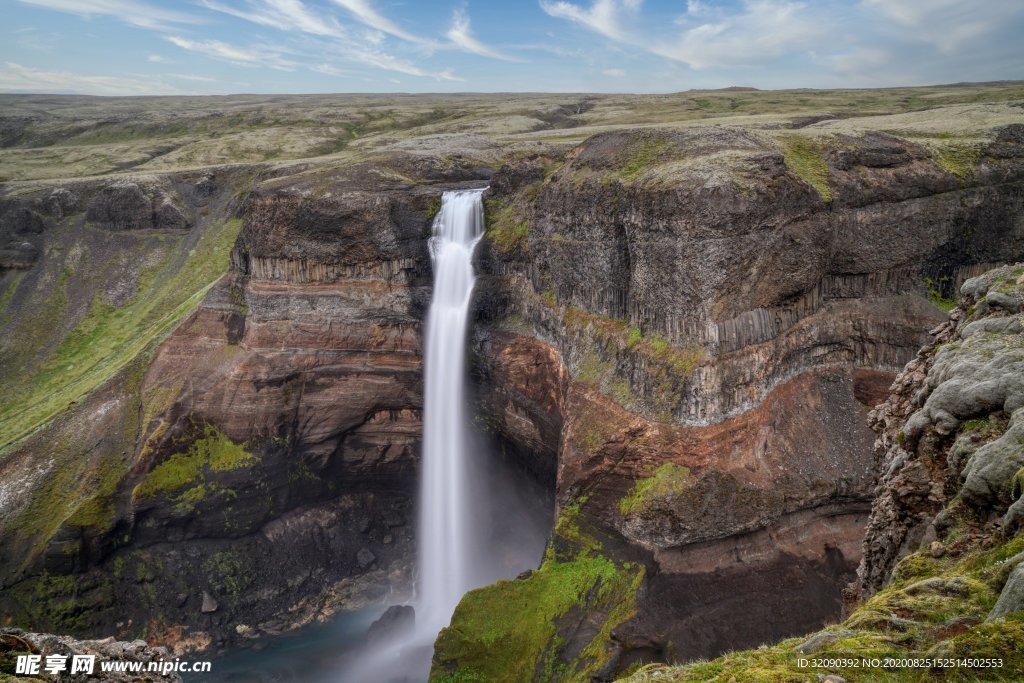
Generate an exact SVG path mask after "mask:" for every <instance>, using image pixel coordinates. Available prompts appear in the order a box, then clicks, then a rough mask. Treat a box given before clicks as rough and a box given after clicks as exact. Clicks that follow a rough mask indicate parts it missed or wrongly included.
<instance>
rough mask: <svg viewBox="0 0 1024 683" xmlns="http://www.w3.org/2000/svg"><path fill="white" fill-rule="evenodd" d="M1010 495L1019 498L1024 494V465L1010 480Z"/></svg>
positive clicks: (1015, 498)
mask: <svg viewBox="0 0 1024 683" xmlns="http://www.w3.org/2000/svg"><path fill="white" fill-rule="evenodd" d="M1010 496H1011V497H1012V498H1013V500H1017V499H1018V498H1020V497H1021V496H1024V467H1021V468H1020V469H1019V470H1017V472H1016V473H1015V474H1014V475H1013V479H1011V480H1010Z"/></svg>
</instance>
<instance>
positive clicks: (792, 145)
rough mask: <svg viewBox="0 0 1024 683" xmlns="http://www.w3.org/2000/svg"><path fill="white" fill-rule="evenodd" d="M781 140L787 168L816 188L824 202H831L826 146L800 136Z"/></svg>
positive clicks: (786, 137)
mask: <svg viewBox="0 0 1024 683" xmlns="http://www.w3.org/2000/svg"><path fill="white" fill-rule="evenodd" d="M779 140H780V142H782V146H783V157H784V158H785V160H786V166H788V167H789V168H790V169H791V170H792V171H793V172H794V173H796V174H797V175H798V176H800V177H801V178H803V179H804V180H806V181H807V182H808V183H809V184H810V185H811V186H812V187H814V189H815V190H817V191H818V195H819V196H820V197H821V199H822V201H824V202H831V201H832V190H831V189H830V188H829V186H828V165H827V164H826V163H825V157H824V149H825V148H824V145H823V144H822V143H820V142H818V141H816V140H813V139H811V138H807V137H803V136H799V135H786V136H782V137H780V138H779Z"/></svg>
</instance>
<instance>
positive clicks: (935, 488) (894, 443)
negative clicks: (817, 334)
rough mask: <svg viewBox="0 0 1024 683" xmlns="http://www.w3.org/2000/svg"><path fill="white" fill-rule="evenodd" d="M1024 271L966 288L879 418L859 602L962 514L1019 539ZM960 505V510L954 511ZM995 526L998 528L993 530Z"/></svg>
mask: <svg viewBox="0 0 1024 683" xmlns="http://www.w3.org/2000/svg"><path fill="white" fill-rule="evenodd" d="M1022 276H1024V268H1021V267H1020V266H1014V267H1005V268H1002V269H996V270H993V271H990V272H989V273H986V274H985V275H982V276H979V277H977V278H974V279H971V280H968V281H967V282H966V283H964V285H963V287H962V290H961V291H962V294H963V299H962V301H961V304H960V306H959V307H958V308H957V309H955V310H954V311H953V313H952V315H951V316H950V320H949V322H947V323H945V324H943V325H942V326H940V327H938V328H936V329H935V330H933V334H934V336H935V343H934V344H932V345H931V346H928V347H925V348H924V349H922V351H921V352H920V353H919V354H918V357H917V358H915V359H914V360H913V361H912V362H911V363H910V364H908V365H907V367H906V369H905V370H904V371H903V373H901V375H900V376H899V377H898V378H897V380H896V383H895V384H894V385H893V388H894V392H893V395H892V396H891V397H890V398H889V400H887V401H886V402H885V403H884V404H882V405H880V406H878V408H877V409H876V410H875V411H874V412H873V413H872V425H873V427H874V428H875V429H876V431H878V433H879V436H878V440H877V441H876V444H875V449H876V457H877V458H878V460H879V471H880V473H881V478H880V480H879V484H878V495H877V498H876V500H875V504H874V508H873V511H872V517H871V521H870V524H869V526H868V530H867V537H866V539H865V543H864V548H865V555H864V559H863V561H862V563H861V565H860V568H859V569H858V584H857V587H856V589H857V590H856V593H857V594H858V595H861V596H870V595H872V594H873V593H875V592H876V591H878V590H879V589H880V588H882V587H883V586H884V585H885V583H886V581H887V580H888V577H889V576H890V574H891V572H892V568H893V566H894V565H895V563H896V562H898V561H899V560H900V559H902V558H903V557H905V556H906V555H908V554H909V553H911V552H913V551H914V550H915V549H916V548H917V547H918V546H919V545H921V543H922V541H925V542H931V541H933V540H935V539H936V538H938V537H939V536H940V535H942V534H945V533H946V532H948V531H949V530H950V529H951V528H952V527H953V526H954V525H955V523H956V519H957V515H958V514H959V513H958V512H957V510H960V509H961V508H962V509H963V510H972V511H974V512H976V513H977V514H978V515H979V516H980V517H981V518H982V519H989V518H991V517H992V515H994V514H995V515H997V516H998V518H999V520H998V525H999V526H1001V527H1002V528H1003V530H1004V532H1005V534H1006V535H1007V536H1011V537H1012V536H1013V535H1015V534H1016V532H1017V531H1019V529H1020V523H1021V521H1022V520H1021V518H1020V516H1019V512H1018V509H1017V508H1016V507H1013V506H1012V505H1011V504H1012V503H1013V502H1014V500H1015V497H1016V496H1018V495H1019V490H1015V488H1014V487H1015V485H1016V486H1017V488H1018V489H1019V484H1015V479H1014V477H1019V476H1020V475H1019V473H1020V472H1021V471H1024V451H1022V450H1021V447H1020V444H1021V442H1022V439H1021V429H1022V424H1024V423H1022V420H1024V413H1022V412H1021V408H1022V407H1024V355H1022V353H1021V349H1022V348H1024V347H1022V344H1021V342H1022V335H1024V328H1022V327H1021V321H1020V319H1019V315H1018V313H1019V311H1020V310H1021V308H1022V304H1024V300H1022V298H1021V296H1020V292H1021V287H1022V285H1024V282H1021V281H1020V280H1021V277H1022ZM954 499H955V500H956V501H957V506H955V509H954V510H949V509H947V507H948V506H949V504H950V502H951V501H953V500H954ZM992 522H993V523H996V520H994V519H993V520H992Z"/></svg>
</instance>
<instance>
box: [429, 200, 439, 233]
mask: <svg viewBox="0 0 1024 683" xmlns="http://www.w3.org/2000/svg"><path fill="white" fill-rule="evenodd" d="M440 211H441V198H440V197H434V198H433V199H431V200H430V204H428V205H427V222H428V223H433V221H434V218H435V217H436V216H437V214H438V213H440ZM428 228H429V225H428Z"/></svg>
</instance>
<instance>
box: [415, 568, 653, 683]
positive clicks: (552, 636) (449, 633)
mask: <svg viewBox="0 0 1024 683" xmlns="http://www.w3.org/2000/svg"><path fill="white" fill-rule="evenodd" d="M642 579H643V568H641V567H638V566H635V565H631V564H629V563H626V564H623V565H619V564H616V563H615V562H612V561H611V560H608V559H606V558H604V557H601V556H597V555H588V556H581V557H578V558H576V559H574V560H572V561H568V562H561V561H558V560H555V559H551V558H548V559H546V560H545V561H544V563H543V564H542V565H541V567H540V568H539V569H537V570H536V571H534V572H531V573H530V575H529V576H528V577H527V578H523V579H516V580H514V581H499V582H498V583H496V584H493V585H491V586H487V587H484V588H480V589H477V590H475V591H471V592H469V593H467V594H466V595H465V596H464V597H463V599H462V601H461V602H460V603H459V606H458V607H457V608H456V610H455V614H454V616H453V617H452V622H451V625H450V626H449V627H448V628H446V629H444V630H442V631H441V633H440V634H439V635H438V638H437V642H436V644H435V660H436V661H440V662H442V664H443V666H444V668H436V667H435V669H434V671H432V672H431V675H430V681H431V683H440V682H442V681H461V680H470V681H472V680H480V681H487V682H488V683H518V682H520V681H522V682H523V683H526V682H529V681H533V680H534V673H535V671H542V672H546V676H545V677H544V678H543V680H551V681H554V680H558V681H581V682H583V681H589V680H590V674H591V673H593V672H595V671H596V670H597V669H598V668H600V665H601V664H603V663H604V662H605V661H607V659H608V657H609V656H610V655H611V652H610V641H609V640H608V638H609V635H610V633H611V630H612V629H613V628H615V627H616V626H618V625H619V624H620V623H622V622H623V621H625V620H626V619H627V618H629V616H631V615H632V613H633V611H634V610H635V605H636V591H637V590H638V589H639V585H640V582H641V581H642ZM575 611H580V612H583V613H590V614H593V615H594V616H595V617H596V618H598V619H600V622H599V623H600V624H601V627H600V629H599V631H598V633H597V634H596V635H595V636H594V638H593V639H592V640H591V641H590V642H589V643H588V644H587V645H586V647H584V649H583V651H582V653H581V655H580V659H579V660H578V662H577V665H576V666H575V667H570V666H568V665H562V666H559V665H558V663H557V662H558V657H557V655H558V653H559V652H560V651H561V649H562V646H563V645H564V643H563V641H562V639H561V638H560V636H559V635H558V628H559V622H560V621H561V620H563V619H565V618H566V617H567V615H569V614H571V613H573V612H575ZM448 667H451V668H448Z"/></svg>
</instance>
